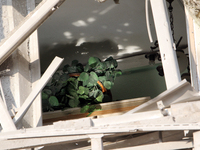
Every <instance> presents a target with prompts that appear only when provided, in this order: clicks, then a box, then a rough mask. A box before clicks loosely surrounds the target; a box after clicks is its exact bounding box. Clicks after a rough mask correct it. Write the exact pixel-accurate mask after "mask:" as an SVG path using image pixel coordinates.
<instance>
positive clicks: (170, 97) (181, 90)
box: [124, 80, 200, 115]
mask: <svg viewBox="0 0 200 150" xmlns="http://www.w3.org/2000/svg"><path fill="white" fill-rule="evenodd" d="M197 94H198V93H197V92H196V91H195V90H194V89H193V88H192V87H191V85H190V83H189V82H187V81H186V80H183V81H181V82H179V83H178V84H176V85H175V86H173V87H171V88H170V89H168V90H166V91H164V92H163V93H161V94H159V95H158V96H156V97H155V98H153V99H151V100H149V101H148V102H146V103H144V104H142V105H140V106H138V107H136V108H134V109H132V110H130V111H128V112H127V113H125V114H124V115H127V114H131V113H135V112H144V111H151V110H156V109H158V108H157V102H158V101H160V100H162V101H163V103H164V105H165V106H166V107H168V106H170V105H171V104H174V103H178V102H183V101H184V102H185V101H190V100H192V98H194V99H195V98H196V99H199V98H200V97H199V96H198V95H197ZM187 99H188V100H187Z"/></svg>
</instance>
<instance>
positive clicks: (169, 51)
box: [150, 0, 181, 89]
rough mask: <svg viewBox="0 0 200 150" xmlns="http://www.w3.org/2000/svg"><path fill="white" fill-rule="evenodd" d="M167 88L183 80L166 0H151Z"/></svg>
mask: <svg viewBox="0 0 200 150" xmlns="http://www.w3.org/2000/svg"><path fill="white" fill-rule="evenodd" d="M150 3H151V8H152V9H151V10H152V12H153V18H154V24H155V29H156V35H157V38H158V43H159V48H160V56H161V58H162V66H163V70H164V73H165V82H166V86H167V89H169V88H171V87H173V86H175V85H176V84H178V83H179V82H180V81H181V76H180V71H179V66H178V61H177V56H176V53H175V49H176V48H175V44H174V41H173V38H172V33H171V29H170V22H169V16H168V11H167V6H166V0H159V1H158V0H150Z"/></svg>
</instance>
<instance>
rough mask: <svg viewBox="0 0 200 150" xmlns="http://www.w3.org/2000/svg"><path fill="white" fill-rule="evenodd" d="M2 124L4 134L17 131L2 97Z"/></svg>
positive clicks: (0, 115)
mask: <svg viewBox="0 0 200 150" xmlns="http://www.w3.org/2000/svg"><path fill="white" fill-rule="evenodd" d="M0 123H1V126H2V128H3V131H4V132H6V131H14V130H17V128H16V126H15V124H14V122H13V121H12V118H11V117H10V114H9V112H8V110H7V108H6V106H5V104H4V103H3V100H2V98H1V97H0Z"/></svg>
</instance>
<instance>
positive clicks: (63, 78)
mask: <svg viewBox="0 0 200 150" xmlns="http://www.w3.org/2000/svg"><path fill="white" fill-rule="evenodd" d="M67 79H68V76H67V74H65V73H64V74H62V75H61V76H60V79H59V81H60V82H62V83H64V82H66V81H67Z"/></svg>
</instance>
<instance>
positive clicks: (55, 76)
mask: <svg viewBox="0 0 200 150" xmlns="http://www.w3.org/2000/svg"><path fill="white" fill-rule="evenodd" d="M53 79H55V80H56V81H58V80H59V79H60V74H59V73H55V74H54V75H53Z"/></svg>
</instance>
